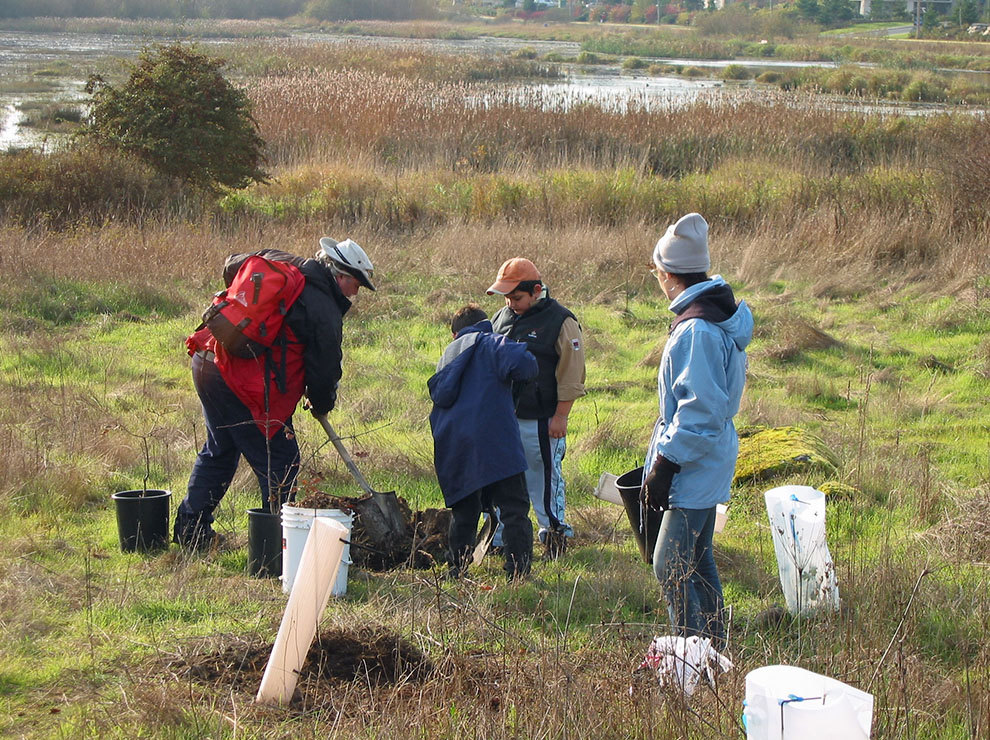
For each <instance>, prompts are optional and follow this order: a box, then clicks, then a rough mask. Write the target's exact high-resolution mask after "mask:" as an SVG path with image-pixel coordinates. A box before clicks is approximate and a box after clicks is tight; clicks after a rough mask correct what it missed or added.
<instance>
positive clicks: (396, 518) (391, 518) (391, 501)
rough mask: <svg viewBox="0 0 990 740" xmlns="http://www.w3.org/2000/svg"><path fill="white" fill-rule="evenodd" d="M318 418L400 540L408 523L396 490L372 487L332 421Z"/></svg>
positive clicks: (388, 526)
mask: <svg viewBox="0 0 990 740" xmlns="http://www.w3.org/2000/svg"><path fill="white" fill-rule="evenodd" d="M316 420H317V421H318V422H320V426H322V427H323V431H325V432H326V433H327V437H329V438H330V441H331V442H333V446H334V447H335V448H336V450H337V454H339V455H340V458H341V460H343V461H344V465H346V466H347V469H348V470H349V471H351V475H353V476H354V480H356V481H357V483H358V485H359V486H361V489H362V490H363V491H364V492H365V493H367V494H368V495H370V496H371V499H372V501H374V502H375V503H376V504H377V505H378V508H379V510H380V511H381V513H382V518H383V519H384V524H385V527H386V529H387V530H388V532H389V534H390V535H391V536H393V537H394V538H395V539H394V540H393V541H398V540H399V538H401V537H402V535H403V534H404V533H405V531H406V523H405V520H404V519H403V518H402V510H401V509H400V508H399V500H398V498H396V496H395V491H376V490H375V489H374V488H372V487H371V486H370V485H369V484H368V481H367V480H365V477H364V476H363V475H361V471H360V470H358V468H357V465H355V464H354V460H353V459H351V456H350V454H349V453H348V452H347V449H346V448H345V447H344V443H343V442H341V441H340V437H339V436H337V432H335V431H334V429H333V427H332V426H330V422H329V421H328V420H327V417H326V416H325V415H324V416H317V417H316Z"/></svg>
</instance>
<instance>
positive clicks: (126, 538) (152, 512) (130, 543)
mask: <svg viewBox="0 0 990 740" xmlns="http://www.w3.org/2000/svg"><path fill="white" fill-rule="evenodd" d="M111 498H112V499H113V502H114V505H115V507H116V509H117V535H118V536H119V537H120V549H121V550H123V551H124V552H135V551H137V552H150V551H151V550H164V549H166V548H167V547H168V540H169V537H168V511H169V502H170V501H171V498H172V492H171V491H163V490H161V489H158V488H149V489H147V490H138V491H119V492H117V493H115V494H113V496H111Z"/></svg>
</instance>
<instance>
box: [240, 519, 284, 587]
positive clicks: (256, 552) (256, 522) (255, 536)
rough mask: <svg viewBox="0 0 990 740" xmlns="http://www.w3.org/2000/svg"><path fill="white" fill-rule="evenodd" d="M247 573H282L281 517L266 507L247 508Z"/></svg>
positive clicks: (265, 575) (267, 575) (268, 575)
mask: <svg viewBox="0 0 990 740" xmlns="http://www.w3.org/2000/svg"><path fill="white" fill-rule="evenodd" d="M247 569H248V574H250V575H252V576H255V577H256V578H278V577H279V576H280V575H282V517H281V516H280V515H278V514H272V513H271V512H269V511H268V509H248V562H247Z"/></svg>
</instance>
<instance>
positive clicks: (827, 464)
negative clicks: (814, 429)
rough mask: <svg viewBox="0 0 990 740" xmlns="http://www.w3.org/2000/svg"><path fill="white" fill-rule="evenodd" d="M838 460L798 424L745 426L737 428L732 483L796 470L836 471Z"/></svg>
mask: <svg viewBox="0 0 990 740" xmlns="http://www.w3.org/2000/svg"><path fill="white" fill-rule="evenodd" d="M837 468H838V460H837V459H836V457H835V454H834V453H833V452H832V451H831V450H830V449H829V448H828V447H827V446H826V445H825V443H824V442H823V441H822V440H821V439H820V438H819V437H816V436H815V435H814V434H812V433H810V432H807V431H805V430H803V429H799V428H798V427H773V428H767V427H748V428H744V429H741V430H740V431H739V459H738V461H737V462H736V476H735V478H734V479H733V481H732V482H733V485H738V484H740V483H748V482H753V481H764V480H769V479H770V478H775V477H777V476H781V475H790V474H792V473H795V472H810V471H812V470H815V471H820V472H822V473H824V474H825V475H834V474H835V473H836V472H837Z"/></svg>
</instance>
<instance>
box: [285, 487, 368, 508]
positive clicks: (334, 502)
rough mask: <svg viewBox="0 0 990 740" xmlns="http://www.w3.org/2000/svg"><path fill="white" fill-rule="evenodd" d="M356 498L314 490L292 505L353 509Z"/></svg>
mask: <svg viewBox="0 0 990 740" xmlns="http://www.w3.org/2000/svg"><path fill="white" fill-rule="evenodd" d="M354 501H355V499H352V498H346V497H344V496H332V495H330V494H329V493H326V492H325V491H314V492H313V493H309V494H307V495H306V496H305V497H304V498H301V499H299V500H298V501H293V502H292V506H298V507H299V508H300V509H340V510H341V511H353V510H354Z"/></svg>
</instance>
